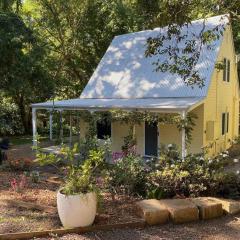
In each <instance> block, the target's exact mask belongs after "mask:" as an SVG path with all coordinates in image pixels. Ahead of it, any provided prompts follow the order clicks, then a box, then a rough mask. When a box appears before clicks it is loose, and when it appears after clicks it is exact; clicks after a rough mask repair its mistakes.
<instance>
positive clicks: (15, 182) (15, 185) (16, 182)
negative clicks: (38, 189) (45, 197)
mask: <svg viewBox="0 0 240 240" xmlns="http://www.w3.org/2000/svg"><path fill="white" fill-rule="evenodd" d="M10 186H11V188H12V190H13V191H15V192H21V191H23V190H24V188H26V187H27V178H26V176H25V175H21V176H20V179H16V178H13V179H12V180H10Z"/></svg>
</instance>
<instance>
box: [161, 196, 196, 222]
mask: <svg viewBox="0 0 240 240" xmlns="http://www.w3.org/2000/svg"><path fill="white" fill-rule="evenodd" d="M160 203H161V204H163V205H164V206H165V207H166V208H167V210H168V211H169V213H170V218H171V220H172V221H173V222H174V223H185V222H191V221H196V220H198V219H199V211H198V208H197V206H196V205H195V204H194V203H193V202H192V201H190V200H189V199H166V200H160Z"/></svg>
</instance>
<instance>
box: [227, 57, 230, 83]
mask: <svg viewBox="0 0 240 240" xmlns="http://www.w3.org/2000/svg"><path fill="white" fill-rule="evenodd" d="M227 63H228V65H227V81H228V82H230V61H229V60H228V61H227Z"/></svg>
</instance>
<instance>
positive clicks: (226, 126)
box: [222, 112, 229, 135]
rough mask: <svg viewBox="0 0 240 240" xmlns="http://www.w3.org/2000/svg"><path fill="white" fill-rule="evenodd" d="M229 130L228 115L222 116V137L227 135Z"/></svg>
mask: <svg viewBox="0 0 240 240" xmlns="http://www.w3.org/2000/svg"><path fill="white" fill-rule="evenodd" d="M228 129H229V113H228V112H227V113H223V114H222V135H224V134H226V133H228Z"/></svg>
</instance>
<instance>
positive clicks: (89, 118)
mask: <svg viewBox="0 0 240 240" xmlns="http://www.w3.org/2000/svg"><path fill="white" fill-rule="evenodd" d="M80 118H82V119H83V120H84V121H86V122H88V123H89V130H90V131H91V132H92V134H95V133H96V122H97V121H103V120H104V121H105V120H108V121H111V122H115V121H119V122H120V123H122V124H124V123H126V124H129V125H130V133H129V136H130V135H131V136H133V138H134V134H133V126H134V125H136V124H141V123H142V122H148V123H153V122H157V123H158V124H174V125H176V126H177V129H178V130H179V131H181V130H182V129H183V128H184V129H185V133H186V141H187V143H188V144H189V143H190V142H191V140H192V130H193V127H194V126H195V119H196V118H197V116H196V115H195V114H193V113H188V114H187V115H186V118H185V119H182V117H181V115H180V114H177V113H152V112H149V111H145V112H140V111H123V110H110V111H108V112H105V111H104V112H103V111H101V112H92V113H91V112H89V111H81V113H80Z"/></svg>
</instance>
